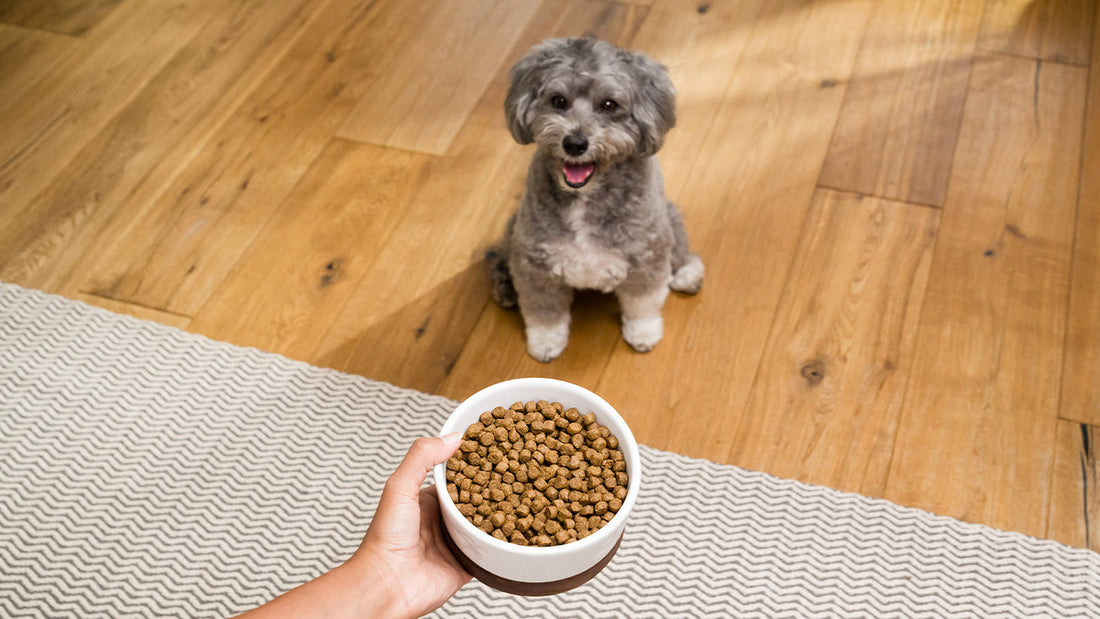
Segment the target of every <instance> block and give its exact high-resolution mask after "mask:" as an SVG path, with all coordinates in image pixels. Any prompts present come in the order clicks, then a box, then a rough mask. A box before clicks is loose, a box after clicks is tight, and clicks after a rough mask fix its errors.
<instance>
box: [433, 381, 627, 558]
mask: <svg viewBox="0 0 1100 619" xmlns="http://www.w3.org/2000/svg"><path fill="white" fill-rule="evenodd" d="M522 382H534V383H542V384H546V385H553V386H558V387H563V388H566V389H579V390H580V391H581V392H582V393H584V394H586V395H587V397H588V398H590V399H591V400H593V401H594V402H596V403H597V404H598V405H599V406H600V407H601V408H602V409H603V410H601V411H600V413H601V414H606V415H607V416H608V417H610V418H612V419H615V420H617V421H618V422H619V425H620V426H621V427H622V433H616V434H615V437H616V438H618V439H619V444H620V449H621V446H622V445H630V446H631V448H632V449H631V450H630V453H628V452H627V450H625V449H623V450H622V451H623V458H624V459H625V460H626V461H627V467H629V469H630V481H629V482H628V483H627V494H626V498H625V499H624V500H623V505H622V507H620V508H619V511H617V512H616V513H615V515H614V516H613V517H612V518H611V520H609V521H607V524H605V525H604V526H602V527H600V529H599V530H598V531H596V532H595V533H593V534H592V535H589V536H588V537H585V538H584V539H580V540H577V541H575V542H573V543H571V544H555V545H552V546H520V545H519V544H513V543H512V542H506V541H502V540H499V539H497V538H495V537H493V536H492V535H489V534H488V533H486V532H485V531H482V530H481V529H479V528H477V527H476V526H474V525H473V523H471V522H470V521H469V520H466V517H465V516H463V515H462V514H461V513H460V512H459V511H458V507H457V506H456V505H455V503H454V501H452V500H451V497H450V495H449V494H448V493H447V477H446V465H447V463H446V461H444V462H442V463H440V464H437V465H435V466H434V467H433V470H432V475H433V479H434V481H435V486H436V493H437V494H438V495H439V506H440V509H442V510H446V511H448V512H449V513H450V514H451V516H452V519H453V520H456V521H457V522H458V523H459V526H460V527H462V528H464V529H466V530H467V531H470V532H472V533H476V534H477V535H480V536H481V537H480V538H477V539H481V541H482V542H484V543H486V544H487V545H488V546H489V548H492V549H495V550H498V551H503V552H509V553H516V554H518V555H519V556H530V557H537V558H540V559H549V558H554V557H557V556H563V555H571V554H574V553H583V552H585V551H586V550H587V549H589V548H591V547H593V546H598V545H600V544H601V543H602V540H604V539H605V538H608V537H610V536H612V535H621V534H622V531H619V532H618V533H616V532H615V528H614V527H612V526H611V525H612V523H615V522H616V520H619V519H620V518H621V519H622V520H625V519H626V518H627V517H628V516H629V515H630V511H631V509H632V508H633V507H634V503H635V501H637V499H638V489H639V488H640V487H641V452H640V450H639V449H638V443H637V441H636V440H635V439H634V433H633V432H631V431H630V426H629V425H627V423H626V420H625V419H623V417H622V415H620V414H619V411H617V410H615V407H613V406H611V404H609V403H608V402H607V400H605V399H603V398H602V397H600V396H599V395H597V394H596V393H594V392H593V391H591V390H589V389H586V388H584V387H582V386H580V385H577V384H575V383H571V382H568V381H564V380H559V379H556V378H539V377H528V378H513V379H510V380H505V381H502V382H499V383H494V384H492V385H489V386H488V387H485V388H484V389H482V390H480V391H477V392H476V393H474V394H472V395H470V396H469V397H467V398H466V399H465V400H463V401H462V402H460V403H459V405H458V406H456V407H455V409H454V410H453V411H452V412H451V414H450V416H448V417H447V420H446V421H445V422H444V423H443V427H442V428H441V430H440V432H439V435H440V436H443V435H445V434H449V433H451V432H455V431H458V430H461V431H463V432H465V430H466V428H465V427H464V428H459V429H453V428H452V427H451V426H452V425H454V424H457V423H458V422H457V418H458V416H459V414H460V413H462V412H465V408H469V407H468V406H467V402H469V401H470V400H472V399H474V398H475V397H488V396H489V395H491V394H493V393H495V392H497V391H503V390H505V389H507V388H510V387H513V386H515V385H516V383H522ZM509 404H511V403H510V402H508V403H504V404H500V405H499V406H508V405H509ZM470 406H472V405H470ZM481 412H484V411H481ZM604 425H606V424H604ZM468 426H469V424H467V427H468ZM632 460H633V462H632ZM620 522H621V521H620ZM443 526H446V524H445V523H443Z"/></svg>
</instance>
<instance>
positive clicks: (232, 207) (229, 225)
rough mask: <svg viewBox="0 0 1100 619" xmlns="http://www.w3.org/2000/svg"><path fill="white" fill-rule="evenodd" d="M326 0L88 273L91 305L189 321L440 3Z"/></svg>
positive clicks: (124, 223)
mask: <svg viewBox="0 0 1100 619" xmlns="http://www.w3.org/2000/svg"><path fill="white" fill-rule="evenodd" d="M439 1H441V0H436V1H435V2H423V3H419V2H418V3H413V4H409V3H404V2H399V1H397V0H379V1H378V2H370V3H366V4H363V3H358V2H353V1H352V0H334V1H333V2H332V3H330V4H328V5H327V6H325V7H323V8H322V10H321V12H320V14H319V15H318V17H317V18H316V19H314V20H312V21H311V22H310V23H309V24H307V25H306V26H304V27H303V29H302V31H301V32H300V33H299V36H298V37H297V39H296V40H295V41H294V42H293V44H292V45H291V47H290V48H289V49H288V51H287V52H286V54H285V55H284V56H283V57H282V59H281V61H280V62H279V64H278V66H277V67H275V69H274V70H273V71H272V72H270V73H269V74H268V75H266V76H265V78H264V80H263V81H262V83H260V84H259V86H258V87H257V88H256V89H255V90H254V91H252V92H251V93H249V95H248V96H247V98H246V99H245V100H244V101H243V102H242V103H241V105H240V106H239V107H238V108H237V109H236V110H234V112H233V113H232V115H231V116H229V117H228V118H227V119H226V120H225V122H224V123H222V124H221V126H219V127H218V128H217V129H216V130H215V135H216V138H215V139H214V140H212V141H211V142H209V143H207V144H205V145H203V147H202V148H201V149H200V150H199V151H198V152H196V153H195V154H194V155H193V158H192V159H190V161H188V162H187V163H186V165H185V166H184V167H183V169H182V170H181V171H180V172H179V174H178V175H177V176H176V177H175V178H174V179H172V181H171V182H170V183H168V184H166V185H164V186H163V187H162V188H161V190H160V192H159V193H158V194H157V195H156V196H155V197H154V199H153V200H152V201H151V203H150V204H149V205H136V206H137V207H138V208H143V207H146V206H147V208H144V210H140V211H138V212H136V213H133V214H131V215H130V216H128V217H126V218H124V219H120V220H118V221H117V222H116V224H117V225H118V228H115V231H116V232H114V233H113V234H115V235H116V236H119V237H121V238H127V239H130V242H128V243H125V244H119V245H116V246H112V247H109V248H107V251H105V252H103V253H102V254H101V255H99V256H97V258H98V260H97V262H96V263H95V264H94V265H93V266H92V267H91V268H90V269H89V270H88V271H87V279H86V284H85V289H87V290H91V291H94V292H96V293H97V294H99V295H101V296H105V297H108V298H114V299H119V300H125V301H129V302H132V303H136V304H139V305H144V306H147V307H156V308H160V309H164V310H167V311H171V312H173V313H177V314H183V315H187V316H193V315H195V313H196V312H198V311H199V309H200V308H201V307H202V306H203V305H204V304H205V303H206V301H207V300H208V299H209V298H210V295H211V294H212V293H213V292H214V290H216V289H217V288H218V286H220V285H221V283H222V282H223V280H224V278H225V276H226V274H227V273H228V272H229V271H230V269H232V267H233V265H234V264H235V263H236V262H237V260H238V259H239V258H240V256H241V255H242V254H243V252H244V251H245V249H246V248H247V247H248V245H249V244H250V243H251V242H252V241H253V240H254V238H255V236H256V234H257V233H258V232H259V230H260V229H261V228H262V227H263V225H264V224H265V223H266V221H267V220H268V218H270V216H271V214H272V213H273V212H274V210H275V208H276V207H277V206H278V204H279V203H280V202H281V201H282V200H283V199H284V198H285V197H286V195H287V194H288V193H289V192H290V190H291V189H292V188H293V187H294V185H295V183H296V182H297V181H298V180H299V179H300V178H301V176H302V174H304V173H305V171H306V170H307V169H308V168H309V166H310V165H311V164H312V163H313V161H314V159H316V158H317V156H318V155H320V153H321V151H322V149H323V148H324V147H325V144H326V143H327V142H328V141H329V140H330V139H331V137H332V135H333V134H334V133H335V132H336V130H337V129H338V128H339V127H340V125H341V124H343V122H344V120H345V119H346V118H347V115H348V113H350V111H351V110H352V109H353V108H354V106H355V103H356V102H357V101H358V100H359V99H361V98H362V96H363V92H364V88H365V87H366V84H367V83H368V77H369V75H371V74H372V73H374V72H375V71H378V70H380V68H382V69H381V70H384V67H386V66H388V64H389V63H390V62H392V60H393V58H395V57H397V56H399V55H400V54H401V53H402V49H401V48H395V47H393V45H392V44H391V41H392V40H394V38H397V39H398V40H400V39H402V38H403V37H404V34H403V33H407V32H411V31H415V30H416V28H417V24H418V23H420V22H421V21H422V20H423V19H424V18H425V17H426V15H428V14H430V13H431V12H432V11H433V10H435V9H436V7H437V4H438V2H439Z"/></svg>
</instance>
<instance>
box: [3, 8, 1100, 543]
mask: <svg viewBox="0 0 1100 619" xmlns="http://www.w3.org/2000/svg"><path fill="white" fill-rule="evenodd" d="M1098 28H1100V15H1098V14H1097V10H1096V6H1095V2H1094V1H1093V0H1035V1H1026V0H986V1H985V2H981V1H971V2H966V1H953V2H952V1H943V0H883V1H875V0H818V1H816V2H807V1H802V0H799V1H794V0H790V1H788V0H742V1H722V0H693V1H690V2H687V1H680V0H652V1H646V0H640V1H633V0H632V1H629V2H628V1H600V0H575V1H565V0H422V1H418V2H405V1H404V0H375V1H367V0H362V1H352V0H281V1H279V2H269V1H267V0H239V1H235V2H224V1H222V0H94V1H86V2H81V1H78V0H56V1H53V2H44V1H42V0H0V280H4V281H8V282H14V283H18V284H21V285H24V286H28V287H33V288H38V289H42V290H47V291H51V292H55V293H59V294H63V295H66V296H69V297H72V298H75V299H80V300H83V301H86V302H88V303H92V304H95V305H100V306H103V307H106V308H109V309H111V310H115V311H118V312H125V313H129V314H133V315H137V316H140V317H144V318H149V319H152V320H156V321H160V322H163V323H166V324H170V325H175V326H178V327H182V328H184V329H187V330H190V331H193V332H196V333H202V334H205V335H208V336H210V337H213V338H216V339H221V340H226V341H229V342H234V343H238V344H243V345H248V346H255V347H258V348H262V349H265V350H270V351H275V352H278V353H281V354H284V355H287V356H289V357H293V358H296V359H302V360H305V361H308V362H311V363H314V364H320V365H324V366H330V367H334V368H338V369H340V370H344V371H348V372H354V373H357V374H361V375H363V376H367V377H370V378H374V379H379V380H384V381H389V382H392V383H395V384H397V385H400V386H404V387H410V388H414V389H419V390H422V391H426V392H431V393H437V394H443V395H445V396H448V397H452V398H456V399H461V398H463V397H464V396H466V395H468V394H470V393H472V392H473V391H475V390H477V389H479V388H481V387H484V386H486V385H488V384H490V383H493V382H496V381H500V380H503V379H507V378H511V377H517V376H525V375H541V376H551V377H559V378H563V379H567V380H571V381H574V382H577V383H580V384H582V385H585V386H587V387H589V388H592V389H594V390H595V391H597V392H599V393H600V394H602V395H603V396H604V397H605V398H606V399H608V400H609V401H610V402H611V403H612V404H613V405H615V406H616V407H617V408H618V409H619V410H620V411H621V412H622V413H623V414H624V416H625V417H626V418H627V420H628V421H629V423H630V424H631V425H632V427H633V428H634V431H635V433H636V434H637V436H638V438H639V440H640V441H642V442H643V443H645V444H648V445H651V446H654V447H658V448H661V449H666V450H672V451H676V452H680V453H684V454H688V455H691V456H696V457H699V458H707V459H711V460H715V461H719V462H726V463H731V464H736V465H739V466H743V467H748V468H752V469H758V470H763V471H767V472H770V473H773V474H775V475H778V476H782V477H790V478H796V479H801V480H805V481H807V482H810V483H814V484H823V485H827V486H832V487H835V488H839V489H842V490H846V491H852V492H858V493H862V494H865V495H869V496H873V497H884V498H886V499H889V500H892V501H895V502H898V503H901V504H905V505H911V506H916V507H919V508H922V509H926V510H930V511H933V512H937V513H940V514H944V515H949V516H954V517H957V518H961V519H963V520H967V521H971V522H979V523H985V524H989V525H992V526H994V527H998V528H1002V529H1008V530H1014V531H1021V532H1023V533H1026V534H1028V535H1032V536H1037V537H1047V538H1052V539H1056V540H1059V541H1062V542H1065V543H1067V544H1072V545H1075V546H1087V547H1091V548H1093V549H1100V483H1098V479H1100V464H1098V458H1097V453H1098V451H1100V447H1098V445H1100V69H1096V68H1093V69H1092V70H1091V71H1090V65H1091V66H1092V67H1096V66H1097V65H1096V63H1098V62H1100V36H1098V35H1097V33H1098V32H1100V30H1098ZM584 33H594V34H597V35H599V36H601V37H603V38H605V39H608V40H610V41H612V42H615V43H618V44H620V45H624V46H628V47H632V48H635V49H640V50H643V51H645V52H647V53H649V54H650V55H652V56H654V57H655V58H657V59H658V60H660V61H661V62H663V63H665V64H666V65H667V66H668V67H669V69H670V71H671V73H672V76H673V81H674V82H675V83H676V85H677V87H678V90H679V103H678V112H679V122H678V125H677V127H676V129H674V130H673V132H672V133H671V134H670V136H669V139H668V141H667V144H666V146H665V148H664V149H663V150H662V151H661V153H660V159H661V162H662V165H663V167H664V171H665V177H666V180H667V183H668V189H669V192H670V195H671V197H672V198H673V199H674V200H675V201H676V202H677V203H678V204H679V205H680V206H681V208H682V210H683V211H684V215H685V221H686V225H687V228H688V232H689V235H690V237H691V240H692V242H693V244H694V248H695V250H696V251H697V252H698V253H700V254H701V255H702V257H703V259H704V261H705V263H706V266H707V279H706V283H705V285H704V288H703V291H702V292H701V293H700V294H699V295H698V296H694V297H686V296H681V295H673V296H672V297H670V299H669V301H668V303H667V305H666V308H665V319H666V327H665V337H664V340H663V341H662V342H661V344H660V346H658V348H657V349H656V350H655V351H654V352H652V353H649V354H637V353H635V352H633V351H632V350H630V348H629V347H628V346H626V345H625V343H624V342H623V341H622V340H621V338H620V336H619V333H618V324H617V309H616V306H615V303H614V302H613V300H612V299H610V298H608V297H605V296H601V295H597V294H585V295H582V296H581V297H580V298H579V299H578V301H577V303H576V304H575V306H574V329H573V334H572V339H571V340H570V346H569V348H568V349H567V350H566V352H565V354H564V355H563V356H562V357H561V358H560V359H558V360H557V361H555V362H553V363H550V364H546V365H543V364H539V363H537V362H535V361H533V360H531V359H530V358H529V357H527V356H526V355H525V352H524V339H523V332H522V323H521V320H520V318H519V316H518V315H517V314H516V313H515V312H509V311H505V310H502V309H500V308H498V307H496V306H495V305H493V304H492V303H491V302H490V301H489V296H488V285H487V282H486V279H485V276H484V273H483V268H482V264H481V259H482V256H483V253H484V251H485V249H486V247H487V246H488V245H489V244H490V242H492V241H493V240H494V239H495V238H496V237H497V236H498V235H499V234H500V233H501V231H502V228H503V225H504V222H505V220H506V219H507V217H508V215H509V213H510V211H511V210H512V209H513V208H514V207H515V205H516V203H517V200H518V198H519V195H520V192H521V191H522V181H523V177H524V172H525V167H526V162H527V159H528V158H529V156H530V154H531V147H530V146H528V147H521V146H518V145H516V144H514V143H513V142H512V141H511V138H510V137H509V135H508V132H507V131H506V129H505V125H504V119H503V111H502V108H503V106H502V102H503V98H504V93H505V89H506V87H507V81H506V80H507V70H508V67H509V66H510V65H511V64H512V63H513V62H515V61H516V60H517V59H518V58H519V57H520V56H521V55H522V54H523V53H524V51H525V50H526V49H528V48H529V47H530V46H531V45H533V44H535V43H537V42H539V41H541V40H542V39H545V38H547V37H551V36H564V35H580V34H584Z"/></svg>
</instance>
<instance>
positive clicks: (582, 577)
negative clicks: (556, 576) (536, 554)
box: [440, 526, 623, 597]
mask: <svg viewBox="0 0 1100 619" xmlns="http://www.w3.org/2000/svg"><path fill="white" fill-rule="evenodd" d="M440 528H441V529H442V530H443V540H444V541H446V542H447V548H450V550H451V554H453V555H454V557H455V559H457V560H458V563H459V564H460V565H461V566H462V567H463V569H465V570H466V571H467V572H469V573H470V575H471V576H473V577H474V578H476V579H478V580H480V581H481V582H483V583H485V584H487V585H489V586H490V587H492V588H494V589H496V590H497V591H503V592H505V593H511V594H514V595H523V596H527V597H536V596H542V595H556V594H558V593H562V592H565V591H568V590H570V589H575V588H577V587H579V586H581V585H583V584H584V583H586V582H588V581H589V580H592V577H593V576H595V575H596V574H599V573H600V570H602V569H603V568H604V567H605V566H606V565H607V564H608V563H610V562H611V557H614V556H615V553H616V552H618V550H619V544H621V543H622V542H623V536H622V535H620V536H619V539H618V540H616V541H615V546H614V547H613V548H612V549H611V552H609V553H607V555H606V556H604V558H602V559H600V560H599V562H597V563H596V564H595V565H593V566H592V567H590V568H588V569H587V570H585V571H583V572H581V573H580V574H577V575H575V576H570V577H569V578H563V579H561V580H553V581H550V582H523V581H520V580H509V579H507V578H503V577H501V576H497V575H496V574H492V573H490V572H488V571H486V570H484V569H482V568H481V567H479V566H478V565H477V564H476V563H474V562H473V561H471V560H470V558H469V557H467V556H466V555H465V554H464V553H463V552H462V551H461V550H459V549H458V546H457V545H455V543H454V541H453V540H452V539H451V536H450V535H449V534H448V533H447V527H446V526H443V527H440Z"/></svg>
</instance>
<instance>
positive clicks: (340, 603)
mask: <svg viewBox="0 0 1100 619" xmlns="http://www.w3.org/2000/svg"><path fill="white" fill-rule="evenodd" d="M406 616H407V612H406V609H405V607H404V605H403V600H400V599H398V597H397V596H396V595H394V593H393V591H391V589H390V587H387V586H386V583H385V582H384V581H383V579H381V578H377V577H376V576H374V575H373V574H368V573H366V572H364V571H363V569H362V567H361V566H359V565H357V564H356V563H355V562H348V563H345V564H343V565H341V566H339V567H337V568H335V569H333V570H331V571H329V572H326V573H325V574H323V575H321V576H319V577H317V578H315V579H314V580H311V581H309V582H307V583H305V584H302V585H300V586H298V587H295V588H294V589H291V590H290V591H287V592H286V593H284V594H282V595H280V596H279V597H277V598H275V599H273V600H271V601H270V602H268V603H267V604H264V605H263V606H260V607H259V608H256V609H253V610H251V611H249V612H247V613H244V614H243V615H240V617H241V618H242V619H269V618H275V617H315V618H318V619H320V618H325V619H345V618H346V619H358V618H360V617H385V618H390V617H394V618H403V617H406Z"/></svg>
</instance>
